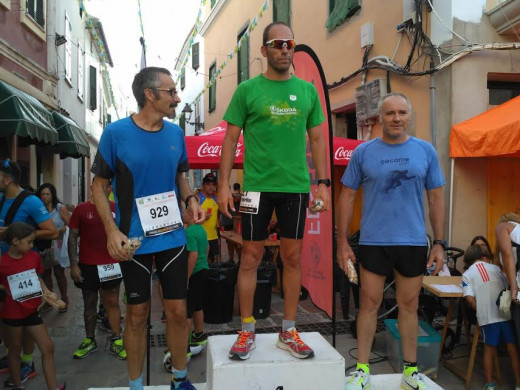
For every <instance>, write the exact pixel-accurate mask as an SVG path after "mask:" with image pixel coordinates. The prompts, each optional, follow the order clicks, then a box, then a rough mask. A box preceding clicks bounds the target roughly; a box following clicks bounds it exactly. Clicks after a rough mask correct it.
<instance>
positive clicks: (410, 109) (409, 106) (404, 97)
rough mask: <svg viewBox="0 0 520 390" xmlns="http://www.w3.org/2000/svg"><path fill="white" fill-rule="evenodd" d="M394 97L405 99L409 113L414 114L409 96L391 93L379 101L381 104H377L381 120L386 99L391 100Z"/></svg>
mask: <svg viewBox="0 0 520 390" xmlns="http://www.w3.org/2000/svg"><path fill="white" fill-rule="evenodd" d="M392 96H398V97H400V98H403V99H404V100H405V101H406V104H408V111H410V113H411V112H412V103H411V102H410V99H408V96H406V95H405V94H402V93H399V92H390V93H387V94H386V95H385V96H383V97H382V98H381V99H379V102H378V103H377V111H378V112H379V119H381V115H382V112H381V109H382V108H383V103H384V101H385V100H386V99H388V98H391V97H392Z"/></svg>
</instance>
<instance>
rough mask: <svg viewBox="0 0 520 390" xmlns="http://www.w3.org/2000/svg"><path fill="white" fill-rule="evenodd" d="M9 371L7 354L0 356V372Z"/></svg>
mask: <svg viewBox="0 0 520 390" xmlns="http://www.w3.org/2000/svg"><path fill="white" fill-rule="evenodd" d="M6 372H9V364H8V362H7V355H5V356H2V357H1V358H0V374H5V373H6Z"/></svg>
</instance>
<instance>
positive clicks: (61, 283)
mask: <svg viewBox="0 0 520 390" xmlns="http://www.w3.org/2000/svg"><path fill="white" fill-rule="evenodd" d="M36 196H38V197H39V198H40V199H41V200H42V202H43V204H44V205H45V207H46V208H47V211H48V212H49V214H50V215H51V218H52V221H53V222H54V225H55V226H56V229H58V231H59V236H58V239H57V240H54V241H53V245H52V248H51V250H49V251H48V252H47V253H46V254H45V257H42V258H43V268H44V271H43V276H42V279H43V281H44V282H45V285H46V286H47V287H48V288H49V290H51V291H52V290H53V282H52V273H53V272H54V277H55V278H56V284H57V285H58V289H59V290H60V295H61V300H62V301H63V302H65V304H66V306H65V307H64V308H62V309H60V310H59V311H60V313H65V312H66V311H67V309H68V305H69V298H68V296H67V278H66V276H65V268H66V267H67V264H64V263H63V261H62V262H60V259H59V252H61V247H62V245H65V242H64V239H63V238H64V234H65V232H66V231H67V225H68V224H69V221H70V213H69V211H68V209H67V207H66V206H65V205H63V204H61V203H60V201H59V199H58V196H57V195H56V187H54V185H52V184H51V183H43V184H42V185H41V186H40V187H39V188H38V191H36ZM49 308H50V307H48V306H47V305H45V304H44V305H43V308H42V310H46V309H49Z"/></svg>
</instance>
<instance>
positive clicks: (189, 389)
mask: <svg viewBox="0 0 520 390" xmlns="http://www.w3.org/2000/svg"><path fill="white" fill-rule="evenodd" d="M177 389H181V390H197V388H196V387H195V386H193V385H192V384H191V382H190V381H189V380H188V379H186V380H185V381H184V382H181V384H180V386H179V387H177ZM170 390H175V384H174V383H173V381H172V382H171V386H170Z"/></svg>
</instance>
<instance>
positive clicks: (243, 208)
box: [239, 191, 260, 214]
mask: <svg viewBox="0 0 520 390" xmlns="http://www.w3.org/2000/svg"><path fill="white" fill-rule="evenodd" d="M259 207H260V192H253V191H244V193H243V194H242V197H241V198H240V208H239V211H240V212H241V213H246V214H258V208H259Z"/></svg>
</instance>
